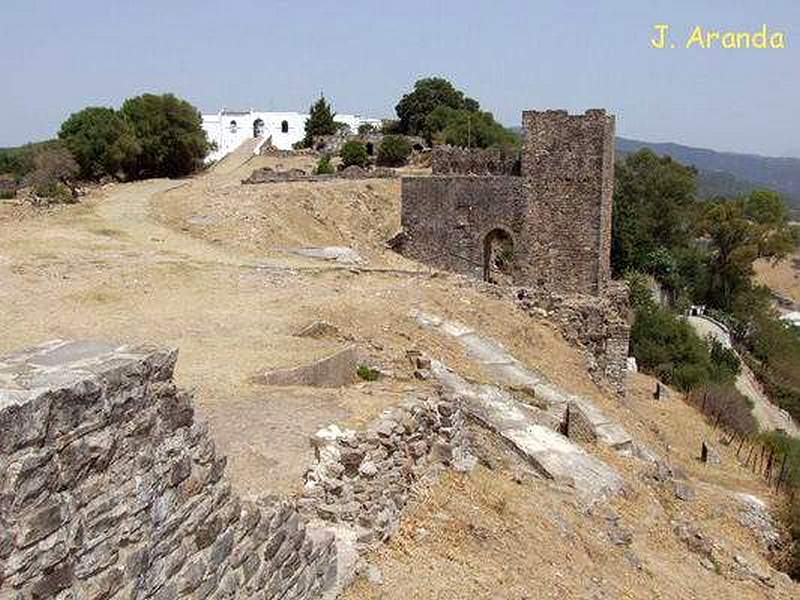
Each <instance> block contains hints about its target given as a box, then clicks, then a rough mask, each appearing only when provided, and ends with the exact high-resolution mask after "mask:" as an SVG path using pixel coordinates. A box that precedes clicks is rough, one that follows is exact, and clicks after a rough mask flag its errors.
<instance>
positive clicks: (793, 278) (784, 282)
mask: <svg viewBox="0 0 800 600" xmlns="http://www.w3.org/2000/svg"><path fill="white" fill-rule="evenodd" d="M755 269H756V280H757V281H758V282H759V283H761V284H762V285H766V286H767V287H769V288H771V289H773V290H775V291H776V292H778V293H779V294H781V295H783V296H784V297H786V298H787V299H789V300H792V301H793V302H794V303H795V305H796V308H795V310H800V252H796V253H794V254H793V255H791V256H789V257H787V258H785V259H784V260H782V261H780V262H778V263H773V262H771V261H766V260H759V261H756V264H755Z"/></svg>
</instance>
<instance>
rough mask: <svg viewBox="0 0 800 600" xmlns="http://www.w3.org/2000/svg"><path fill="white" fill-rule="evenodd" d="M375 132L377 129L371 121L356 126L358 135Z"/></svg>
mask: <svg viewBox="0 0 800 600" xmlns="http://www.w3.org/2000/svg"><path fill="white" fill-rule="evenodd" d="M377 132H378V129H377V128H376V127H375V125H373V124H372V123H362V124H361V125H359V126H358V135H369V134H370V133H377Z"/></svg>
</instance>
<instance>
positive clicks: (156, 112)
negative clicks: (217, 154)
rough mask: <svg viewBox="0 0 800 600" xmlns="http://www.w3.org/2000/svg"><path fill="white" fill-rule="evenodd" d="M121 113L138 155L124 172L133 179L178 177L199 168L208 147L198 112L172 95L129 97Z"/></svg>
mask: <svg viewBox="0 0 800 600" xmlns="http://www.w3.org/2000/svg"><path fill="white" fill-rule="evenodd" d="M121 113H122V115H123V117H124V118H125V119H126V120H127V122H128V123H129V125H130V127H131V129H132V130H133V133H134V135H135V136H136V140H137V142H138V144H139V146H140V150H139V152H138V153H137V154H136V156H135V158H134V160H133V161H132V163H131V164H130V165H128V167H127V168H126V170H127V171H128V173H129V175H131V176H132V177H135V178H141V177H164V176H166V177H181V176H184V175H188V174H189V173H191V172H192V171H194V170H195V169H197V168H199V167H200V166H201V165H202V163H203V159H204V158H205V157H206V155H207V154H208V151H209V148H210V145H209V142H208V139H207V138H206V134H205V132H204V131H203V128H202V118H201V116H200V113H199V112H198V110H197V109H196V108H195V107H194V106H192V105H191V104H189V103H188V102H186V101H185V100H181V99H180V98H177V97H175V96H174V95H172V94H162V95H155V94H144V95H142V96H137V97H135V98H129V99H128V100H126V101H125V103H124V104H123V105H122V109H121Z"/></svg>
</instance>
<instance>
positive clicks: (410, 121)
mask: <svg viewBox="0 0 800 600" xmlns="http://www.w3.org/2000/svg"><path fill="white" fill-rule="evenodd" d="M441 106H444V107H447V108H452V109H454V110H469V111H477V110H478V109H479V107H480V106H479V104H478V102H477V101H476V100H473V99H472V98H467V97H466V96H465V95H464V92H462V91H460V90H457V89H456V88H455V87H454V86H453V84H452V83H450V82H449V81H447V80H446V79H444V78H442V77H426V78H423V79H420V80H418V81H417V82H416V83H415V84H414V89H413V91H411V92H409V93H408V94H405V95H404V96H403V97H402V98H401V99H400V102H398V103H397V106H396V107H395V111H396V112H397V116H398V117H399V119H400V131H401V132H402V133H405V134H407V135H420V136H424V137H427V136H428V135H429V134H430V133H431V130H430V129H429V123H428V115H430V114H431V113H432V112H433V111H434V110H436V109H437V108H439V107H441Z"/></svg>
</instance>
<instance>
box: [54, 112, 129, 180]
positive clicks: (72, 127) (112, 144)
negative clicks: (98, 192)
mask: <svg viewBox="0 0 800 600" xmlns="http://www.w3.org/2000/svg"><path fill="white" fill-rule="evenodd" d="M58 137H59V139H61V140H62V141H63V142H64V144H66V146H67V148H68V149H69V151H70V152H71V153H72V155H73V156H74V157H75V160H76V161H77V162H78V164H79V165H80V174H81V177H83V178H85V179H99V178H100V177H103V176H105V175H111V176H116V175H117V174H118V173H119V172H120V171H121V170H122V167H123V165H126V164H131V163H133V161H134V160H135V158H136V155H137V154H138V153H139V150H140V147H139V144H138V142H137V140H136V137H135V135H134V133H133V130H132V129H131V127H130V125H129V124H128V122H127V121H126V120H125V119H124V118H123V116H122V115H121V114H120V113H118V112H117V111H115V110H114V109H111V108H102V107H89V108H84V109H83V110H81V111H79V112H76V113H73V114H72V115H70V117H69V118H68V119H67V120H66V121H64V123H63V124H62V125H61V130H60V131H59V133H58Z"/></svg>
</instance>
